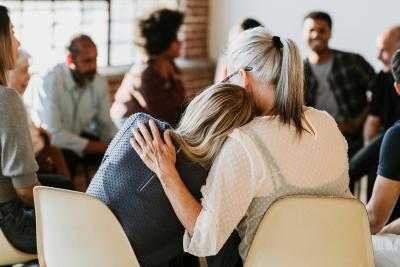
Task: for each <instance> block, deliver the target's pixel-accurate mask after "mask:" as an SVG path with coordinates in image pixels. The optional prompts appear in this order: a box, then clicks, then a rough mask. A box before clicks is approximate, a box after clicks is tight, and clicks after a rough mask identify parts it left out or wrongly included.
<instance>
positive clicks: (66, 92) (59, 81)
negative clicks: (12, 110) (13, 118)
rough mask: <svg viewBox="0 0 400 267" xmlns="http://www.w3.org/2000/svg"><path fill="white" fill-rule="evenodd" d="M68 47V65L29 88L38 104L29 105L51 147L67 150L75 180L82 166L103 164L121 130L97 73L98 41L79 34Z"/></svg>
mask: <svg viewBox="0 0 400 267" xmlns="http://www.w3.org/2000/svg"><path fill="white" fill-rule="evenodd" d="M67 49H68V51H67V60H66V62H65V63H61V64H58V65H56V66H55V67H54V68H53V69H52V70H51V71H50V72H48V73H47V74H46V76H45V77H44V79H43V81H42V82H43V84H41V85H40V84H39V85H36V86H32V87H31V88H30V89H31V90H32V92H30V93H32V94H33V95H34V97H32V101H33V102H34V103H28V104H29V105H30V106H31V108H32V112H33V113H34V114H33V116H35V117H37V118H38V120H39V122H40V123H41V124H42V125H44V127H46V130H48V131H49V132H50V134H51V135H52V138H51V144H52V145H53V146H56V147H59V148H61V149H63V153H64V156H65V159H66V161H67V164H68V167H69V169H70V171H71V175H72V176H73V177H74V176H75V169H76V164H77V163H78V162H82V161H84V162H86V163H91V164H94V165H97V164H100V161H101V158H102V157H103V155H104V152H105V151H106V149H107V146H108V143H109V141H110V140H111V138H112V137H113V136H114V134H115V133H116V131H117V130H116V127H115V125H114V123H113V122H112V120H111V118H110V114H109V110H110V103H109V89H108V83H107V81H106V79H105V78H103V77H102V76H100V75H99V74H98V73H97V63H96V59H97V48H96V45H95V43H94V42H93V40H92V39H91V38H90V37H89V36H87V35H83V34H79V35H76V36H74V37H73V38H72V39H71V41H70V43H69V44H68V46H67ZM36 87H37V88H36Z"/></svg>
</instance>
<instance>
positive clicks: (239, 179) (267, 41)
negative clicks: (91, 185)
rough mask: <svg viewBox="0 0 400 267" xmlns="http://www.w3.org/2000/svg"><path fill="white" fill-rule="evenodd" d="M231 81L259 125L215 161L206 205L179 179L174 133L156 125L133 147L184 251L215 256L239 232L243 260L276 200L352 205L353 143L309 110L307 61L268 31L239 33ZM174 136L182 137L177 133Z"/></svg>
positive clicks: (232, 50)
mask: <svg viewBox="0 0 400 267" xmlns="http://www.w3.org/2000/svg"><path fill="white" fill-rule="evenodd" d="M228 73H230V75H229V76H228V77H227V79H225V80H224V81H223V82H230V83H234V84H238V85H241V86H242V87H244V88H245V89H246V90H247V91H249V92H250V93H251V95H252V98H253V101H254V103H255V106H256V108H257V111H258V117H256V118H255V119H253V120H252V121H251V122H249V123H248V124H246V125H244V126H242V127H239V128H237V129H235V130H234V131H233V132H232V133H231V134H230V135H229V137H228V139H227V140H226V141H225V143H224V145H223V147H222V149H221V151H220V152H219V154H218V156H217V157H216V159H215V160H214V161H213V164H212V166H211V169H210V172H209V175H208V177H207V182H206V185H205V186H203V188H202V190H201V192H202V195H203V198H202V200H201V202H198V201H196V200H195V199H194V198H193V197H192V196H191V194H190V193H189V192H188V190H187V189H186V188H185V186H184V184H183V183H182V181H181V178H180V177H179V174H178V172H177V171H176V168H175V157H176V156H175V155H176V152H175V147H174V145H173V143H172V141H171V138H170V133H169V131H165V132H164V140H162V139H161V137H160V135H159V133H158V131H157V129H156V127H155V125H154V123H150V126H151V127H150V128H151V133H150V132H149V131H148V130H147V129H146V128H144V127H140V132H139V131H138V130H134V135H135V140H133V141H132V146H133V147H134V149H135V150H136V152H137V153H138V154H139V155H140V157H141V158H142V160H143V161H144V162H145V163H146V165H147V166H148V167H149V168H150V169H151V170H152V171H154V172H155V173H156V174H157V176H158V179H159V180H160V182H161V184H162V186H163V188H164V191H165V193H166V195H167V197H168V199H169V200H170V202H171V204H172V206H173V208H174V211H175V213H176V214H177V216H178V218H179V219H180V221H181V222H182V224H183V225H184V227H185V228H186V232H185V237H184V241H183V243H184V244H183V245H184V249H185V250H186V251H188V252H189V253H192V254H194V255H198V256H208V255H214V254H216V253H217V252H218V251H219V249H220V248H221V247H222V246H223V244H224V242H225V241H226V240H227V238H228V237H229V234H230V233H231V232H232V230H233V229H235V228H237V229H238V231H239V235H240V237H241V243H240V246H239V252H240V255H241V257H242V259H243V260H245V259H246V256H247V252H248V249H249V247H250V245H251V242H252V240H253V238H254V235H255V233H256V230H257V227H258V225H259V223H260V221H261V219H262V218H263V215H264V213H265V211H266V210H267V209H268V207H269V206H270V204H271V203H272V202H273V201H274V200H275V199H277V198H279V197H283V196H286V195H294V194H315V195H326V196H340V197H351V194H350V193H349V188H348V183H349V177H348V163H347V143H346V141H345V139H344V137H343V136H342V134H341V133H340V131H339V129H338V127H337V125H336V123H335V120H334V119H333V118H332V117H331V116H330V115H329V114H328V113H326V112H323V111H319V110H316V109H313V108H308V107H305V106H304V102H303V68H302V61H301V57H300V53H299V50H298V48H297V45H296V44H295V43H294V42H293V41H292V40H290V39H283V38H280V37H278V36H272V35H271V34H270V33H269V32H268V31H267V30H266V29H265V28H262V27H258V28H255V29H252V30H248V31H245V32H243V33H241V34H240V35H239V36H238V38H237V39H236V40H235V41H234V42H233V43H232V44H231V45H230V47H229V49H228ZM171 133H172V134H171V135H172V136H173V137H174V136H176V135H179V134H181V133H180V132H179V127H178V128H177V131H175V132H171ZM175 139H176V138H174V140H175ZM175 143H176V142H175Z"/></svg>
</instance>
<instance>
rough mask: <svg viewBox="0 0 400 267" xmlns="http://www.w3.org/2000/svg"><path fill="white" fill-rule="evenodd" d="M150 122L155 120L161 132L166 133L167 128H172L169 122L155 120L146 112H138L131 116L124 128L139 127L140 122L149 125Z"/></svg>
mask: <svg viewBox="0 0 400 267" xmlns="http://www.w3.org/2000/svg"><path fill="white" fill-rule="evenodd" d="M150 120H153V121H154V122H155V123H156V124H157V126H158V128H159V129H160V130H161V131H164V130H165V129H167V128H171V126H170V125H169V124H168V123H167V122H165V121H162V120H158V119H155V118H153V117H152V116H151V115H149V114H147V113H144V112H137V113H135V114H133V115H131V116H130V117H129V118H128V119H127V120H126V122H125V123H124V128H133V127H138V124H139V123H140V122H141V123H144V124H146V125H148V123H149V121H150Z"/></svg>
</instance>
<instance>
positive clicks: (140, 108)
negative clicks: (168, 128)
mask: <svg viewBox="0 0 400 267" xmlns="http://www.w3.org/2000/svg"><path fill="white" fill-rule="evenodd" d="M183 17H184V15H183V13H181V12H179V11H176V10H170V9H165V8H164V9H156V10H154V11H152V12H150V13H149V14H147V15H145V16H143V17H142V18H140V19H139V20H138V21H137V23H136V45H137V47H138V48H139V49H140V50H141V52H142V53H143V56H144V57H143V60H142V61H141V62H138V63H137V64H135V65H134V66H133V67H132V68H131V69H130V71H129V72H128V73H127V74H126V75H125V77H124V80H123V81H122V84H121V86H120V88H119V89H118V91H117V93H116V95H115V101H114V103H113V105H112V107H111V117H112V118H113V120H114V122H115V123H116V124H117V125H118V126H119V127H121V126H122V124H123V122H124V121H125V120H126V118H127V117H129V116H130V115H132V114H134V113H136V112H146V113H148V114H150V115H152V116H153V117H155V118H157V119H162V120H164V121H166V122H168V123H170V124H171V125H175V124H176V123H177V122H178V121H179V118H180V116H181V114H182V111H183V109H184V106H185V90H184V87H183V84H182V81H181V79H180V71H179V69H178V68H177V66H176V65H175V63H174V59H175V58H176V57H178V56H179V51H180V47H181V43H180V41H179V39H178V36H177V33H178V30H179V27H180V26H181V25H182V22H183Z"/></svg>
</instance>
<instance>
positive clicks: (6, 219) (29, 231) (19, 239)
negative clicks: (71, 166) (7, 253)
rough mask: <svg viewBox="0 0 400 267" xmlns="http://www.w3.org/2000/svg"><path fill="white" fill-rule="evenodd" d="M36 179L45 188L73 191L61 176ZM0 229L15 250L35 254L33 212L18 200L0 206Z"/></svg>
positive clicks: (43, 175)
mask: <svg viewBox="0 0 400 267" xmlns="http://www.w3.org/2000/svg"><path fill="white" fill-rule="evenodd" d="M38 179H39V182H40V183H41V184H42V185H45V186H51V187H57V188H63V189H68V190H75V187H74V185H73V184H72V183H71V181H69V180H67V179H65V178H64V177H62V176H58V175H52V174H48V175H46V174H39V175H38ZM0 228H1V230H2V231H3V233H4V235H5V236H6V238H7V240H8V241H9V242H10V243H11V244H12V245H13V246H14V247H15V248H16V249H18V250H21V251H23V252H27V253H32V254H36V251H37V248H36V221H35V211H34V209H32V208H27V207H25V206H24V203H23V202H22V201H21V200H20V199H19V198H15V199H13V200H10V201H8V202H5V203H1V204H0Z"/></svg>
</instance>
